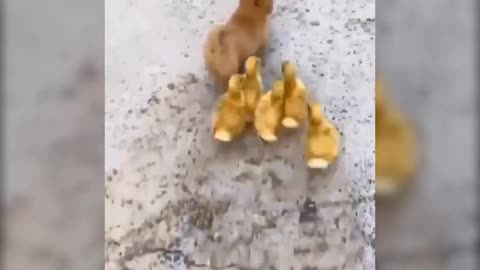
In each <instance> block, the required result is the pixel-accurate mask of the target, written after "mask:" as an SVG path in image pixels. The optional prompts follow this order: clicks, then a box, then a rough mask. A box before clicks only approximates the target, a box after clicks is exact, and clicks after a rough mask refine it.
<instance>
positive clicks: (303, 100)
mask: <svg viewBox="0 0 480 270" xmlns="http://www.w3.org/2000/svg"><path fill="white" fill-rule="evenodd" d="M282 73H283V77H284V81H285V96H284V110H285V111H284V116H283V120H282V125H283V126H284V127H286V128H297V127H298V126H299V125H300V123H301V122H302V121H303V119H304V118H305V115H306V107H307V92H306V90H305V85H304V84H303V82H302V81H301V80H300V78H298V76H297V68H296V67H295V65H294V64H293V63H291V62H289V61H286V62H283V63H282Z"/></svg>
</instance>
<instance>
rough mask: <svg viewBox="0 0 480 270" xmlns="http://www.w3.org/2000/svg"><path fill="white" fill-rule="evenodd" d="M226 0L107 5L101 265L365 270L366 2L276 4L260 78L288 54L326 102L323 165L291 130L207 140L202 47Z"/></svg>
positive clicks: (371, 213)
mask: <svg viewBox="0 0 480 270" xmlns="http://www.w3.org/2000/svg"><path fill="white" fill-rule="evenodd" d="M294 3H295V5H293V4H294ZM236 4H237V1H211V2H208V1H160V0H157V1H152V0H147V1H138V2H133V1H126V0H121V1H113V0H107V1H106V39H105V40H106V56H105V66H106V69H105V71H106V73H105V76H106V99H105V102H106V106H105V109H106V113H105V138H106V140H105V147H106V149H105V160H106V172H105V192H106V193H105V241H106V242H105V249H106V253H105V254H106V257H105V260H106V262H105V267H106V269H108V270H110V269H112V270H113V269H191V268H193V267H199V268H200V269H202V268H203V269H220V268H232V269H278V270H283V269H374V268H375V267H374V250H373V242H374V238H375V218H374V217H375V205H374V198H373V195H374V90H373V89H374V76H375V74H374V69H375V57H374V56H375V54H374V52H375V38H374V37H375V25H374V21H375V18H374V16H375V12H374V11H375V4H374V1H369V0H362V1H346V0H342V1H339V0H336V1H334V0H332V1H329V2H319V1H314V0H311V1H275V10H274V14H273V15H272V34H271V40H270V49H269V50H268V54H267V55H266V58H265V61H264V63H265V67H264V74H263V75H264V81H265V84H266V87H270V86H271V82H272V80H273V78H275V77H277V76H279V75H280V63H281V61H282V60H286V59H290V60H293V61H295V62H296V63H297V65H298V68H299V73H300V74H301V76H302V78H303V79H304V82H305V84H306V85H307V87H308V88H309V90H310V96H311V98H312V99H314V100H317V101H320V102H321V103H322V104H324V105H325V107H326V114H327V116H328V117H329V118H330V119H332V121H333V122H334V123H335V124H336V125H337V126H338V128H339V130H340V131H341V134H342V153H341V157H340V159H339V161H338V163H337V164H335V166H333V167H332V168H330V169H329V170H328V171H327V172H324V173H315V172H312V171H309V170H307V169H306V166H305V162H304V161H303V157H302V155H303V141H304V130H303V129H300V130H297V131H294V132H285V133H284V134H283V135H282V138H281V140H280V142H279V143H278V144H275V145H268V146H266V145H264V144H262V143H261V142H259V141H258V139H257V138H256V136H255V135H254V134H253V133H252V132H250V133H247V134H246V136H245V137H244V138H242V139H241V140H239V141H238V142H234V143H232V144H230V145H221V144H219V143H217V142H215V141H214V140H213V138H212V136H211V130H210V114H211V110H212V105H213V104H214V102H215V99H216V97H217V95H218V92H216V91H215V90H213V89H212V86H211V82H210V80H209V78H208V76H207V73H206V71H205V67H204V63H203V60H202V56H201V45H202V43H203V40H204V38H205V35H206V32H207V30H208V29H209V28H210V27H211V26H212V24H214V23H221V22H223V21H225V20H226V19H227V18H228V17H229V16H230V14H231V12H232V11H233V10H234V8H235V6H236ZM307 198H310V199H311V201H310V200H307Z"/></svg>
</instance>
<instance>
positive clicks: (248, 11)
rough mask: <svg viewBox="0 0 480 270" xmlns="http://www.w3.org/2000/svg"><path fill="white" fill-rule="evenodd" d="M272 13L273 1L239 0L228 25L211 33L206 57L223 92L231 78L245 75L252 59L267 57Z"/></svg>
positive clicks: (206, 45)
mask: <svg viewBox="0 0 480 270" xmlns="http://www.w3.org/2000/svg"><path fill="white" fill-rule="evenodd" d="M272 11H273V0H239V5H238V7H237V9H236V10H235V12H234V13H233V15H232V16H231V17H230V19H229V20H228V21H227V23H225V24H221V25H216V26H214V27H213V28H212V29H211V30H210V32H209V33H208V35H207V38H206V40H205V43H204V47H203V56H204V58H205V63H206V65H207V69H208V72H209V73H210V75H211V76H212V77H213V80H214V81H215V83H216V84H218V86H220V87H221V88H222V89H223V90H225V89H227V86H228V80H229V79H230V76H232V75H233V74H237V73H243V66H244V63H245V61H246V60H247V58H248V57H249V56H252V55H254V56H258V57H261V56H262V55H263V53H264V50H265V47H266V43H267V37H268V32H269V25H268V17H269V15H270V14H271V13H272Z"/></svg>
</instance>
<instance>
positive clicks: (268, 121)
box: [255, 80, 284, 142]
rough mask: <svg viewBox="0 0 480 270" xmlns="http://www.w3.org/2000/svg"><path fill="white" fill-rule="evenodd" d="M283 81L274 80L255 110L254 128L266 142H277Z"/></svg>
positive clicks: (281, 107)
mask: <svg viewBox="0 0 480 270" xmlns="http://www.w3.org/2000/svg"><path fill="white" fill-rule="evenodd" d="M283 93H284V84H283V80H276V81H275V82H274V83H273V89H272V90H271V91H268V92H267V93H266V94H264V95H263V96H262V97H261V98H260V101H259V102H258V106H257V109H256V110H255V128H256V129H257V133H258V135H259V136H260V137H261V138H262V139H263V140H264V141H267V142H274V141H276V140H278V132H279V130H280V122H281V121H282V118H283Z"/></svg>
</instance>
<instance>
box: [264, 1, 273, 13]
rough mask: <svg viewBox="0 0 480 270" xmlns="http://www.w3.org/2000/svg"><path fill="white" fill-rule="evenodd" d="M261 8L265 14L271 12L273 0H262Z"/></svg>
mask: <svg viewBox="0 0 480 270" xmlns="http://www.w3.org/2000/svg"><path fill="white" fill-rule="evenodd" d="M262 2H263V8H264V9H265V13H266V14H271V13H272V11H273V0H263V1H262Z"/></svg>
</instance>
